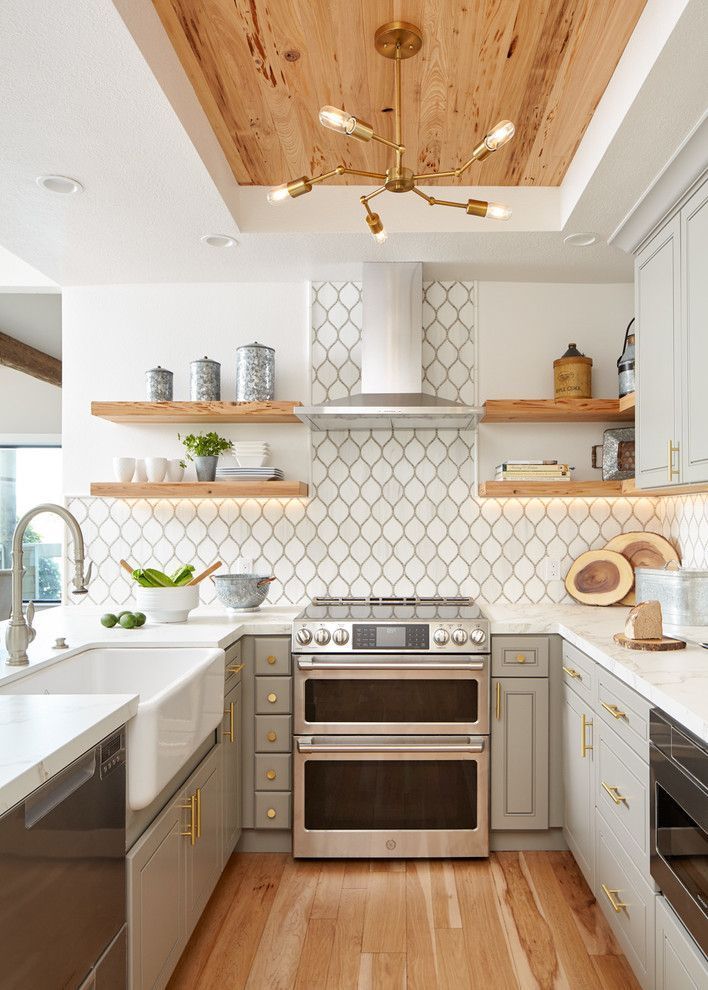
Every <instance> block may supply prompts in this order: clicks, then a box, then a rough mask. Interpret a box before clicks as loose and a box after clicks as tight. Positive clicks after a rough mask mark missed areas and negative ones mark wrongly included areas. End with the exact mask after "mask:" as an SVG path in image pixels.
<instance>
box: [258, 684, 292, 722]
mask: <svg viewBox="0 0 708 990" xmlns="http://www.w3.org/2000/svg"><path fill="white" fill-rule="evenodd" d="M292 710H293V709H292V678H291V677H256V712H257V713H258V714H259V715H270V714H271V713H272V714H273V715H289V714H290V713H291V712H292Z"/></svg>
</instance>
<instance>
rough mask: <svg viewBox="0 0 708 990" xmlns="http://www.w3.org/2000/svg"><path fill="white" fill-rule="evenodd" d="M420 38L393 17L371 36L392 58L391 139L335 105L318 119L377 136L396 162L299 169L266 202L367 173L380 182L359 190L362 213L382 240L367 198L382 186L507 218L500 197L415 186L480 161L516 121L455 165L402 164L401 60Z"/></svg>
mask: <svg viewBox="0 0 708 990" xmlns="http://www.w3.org/2000/svg"><path fill="white" fill-rule="evenodd" d="M422 44H423V35H422V34H421V32H420V30H419V29H418V28H417V27H415V25H413V24H408V23H406V22H405V21H392V22H391V23H389V24H384V25H383V26H382V27H380V28H379V29H378V31H377V32H376V35H375V37H374V47H375V48H376V51H377V52H378V53H379V55H383V56H384V58H390V59H393V62H394V65H395V72H396V87H395V89H396V96H395V106H394V120H395V140H393V141H389V140H388V138H385V137H381V135H380V134H376V133H375V131H374V129H373V127H372V126H371V124H367V123H365V122H364V121H363V120H359V119H358V118H357V117H354V116H352V115H351V114H350V113H347V112H346V110H340V109H338V108H337V107H322V109H321V110H320V123H321V124H323V125H324V126H325V127H328V128H329V129H330V130H332V131H337V132H338V133H340V134H345V135H347V136H348V137H353V138H357V139H358V140H359V141H378V142H379V144H385V145H386V146H387V147H389V148H392V149H393V151H394V152H395V162H394V164H393V165H391V166H390V167H389V168H388V169H387V170H386V172H364V171H362V170H361V169H357V168H348V167H347V166H346V165H337V167H336V168H333V169H332V170H331V171H329V172H324V173H323V174H322V175H315V176H312V178H308V177H307V176H306V175H303V176H302V177H301V178H299V179H293V180H292V181H291V182H284V183H283V185H281V186H275V188H274V189H271V190H270V192H269V193H268V202H269V203H279V202H282V201H283V200H285V199H287V198H288V197H292V198H293V199H294V198H295V197H296V196H302V195H304V193H309V192H311V191H312V187H313V186H314V185H317V183H318V182H323V181H324V180H325V179H331V178H332V176H335V175H361V176H364V177H365V178H368V179H380V180H381V181H382V183H383V185H381V186H378V187H377V188H376V189H374V190H373V192H370V193H369V194H368V195H367V196H361V197H360V198H361V203H362V205H363V207H364V210H365V211H366V212H365V215H364V219H365V220H366V223H367V225H368V227H369V231H370V232H371V235H372V237H373V238H374V240H376V241H378V242H379V243H380V244H381V243H383V242H384V241H385V240H386V231H385V229H384V225H383V223H382V221H381V217H380V216H379V214H378V213H373V212H372V210H371V207H370V206H369V203H370V202H371V200H372V199H374V198H375V197H376V196H380V195H381V193H382V192H393V193H404V192H414V193H415V194H416V196H420V198H421V199H424V200H425V201H426V203H428V205H429V206H454V207H457V208H458V209H461V210H465V212H466V213H468V214H469V215H470V216H475V217H490V218H492V219H494V220H508V219H509V217H510V216H511V210H510V209H509V207H508V206H504V205H503V204H502V203H488V202H487V201H486V200H483V199H468V200H467V202H466V203H458V202H454V201H452V200H449V199H436V198H435V196H428V194H427V193H424V192H423V190H422V189H419V188H418V183H419V182H423V181H425V180H427V179H443V178H452V177H455V178H457V177H459V176H460V175H462V174H463V173H464V172H465V171H466V170H467V169H468V168H469V167H470V165H471V164H472V162H481V161H484V159H485V158H487V157H488V156H489V155H491V153H492V152H493V151H497V150H498V149H499V148H501V147H502V145H504V144H506V143H507V141H510V140H511V138H512V137H513V136H514V125H513V124H512V123H511V121H510V120H502V121H500V122H499V123H498V124H496V125H495V126H494V127H493V128H492V129H491V130H490V131H489V133H488V134H487V135H486V137H485V138H484V139H483V140H482V141H480V143H479V144H478V145H477V147H476V148H475V149H474V151H473V152H472V154H471V156H470V158H469V159H468V160H467V161H466V162H465V163H464V164H463V165H459V166H458V167H457V168H453V169H450V170H449V171H447V172H423V173H421V174H415V173H414V172H413V171H412V170H411V169H410V168H406V166H405V165H404V164H403V153H404V152H405V150H406V149H405V146H404V145H403V144H402V137H403V126H402V124H403V121H402V108H401V63H402V62H403V60H404V59H407V58H412V57H413V56H414V55H417V54H418V52H419V51H420V49H421V46H422Z"/></svg>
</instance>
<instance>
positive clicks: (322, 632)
mask: <svg viewBox="0 0 708 990" xmlns="http://www.w3.org/2000/svg"><path fill="white" fill-rule="evenodd" d="M329 641H330V635H329V629H318V630H317V632H316V633H315V642H316V643H317V645H318V646H326V645H327V643H329Z"/></svg>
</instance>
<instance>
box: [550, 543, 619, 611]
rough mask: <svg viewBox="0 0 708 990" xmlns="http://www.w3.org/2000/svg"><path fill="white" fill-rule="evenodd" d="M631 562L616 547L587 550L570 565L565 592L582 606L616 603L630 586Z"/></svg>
mask: <svg viewBox="0 0 708 990" xmlns="http://www.w3.org/2000/svg"><path fill="white" fill-rule="evenodd" d="M633 583H634V571H633V570H632V565H631V564H630V562H629V561H628V560H627V558H626V557H623V556H622V554H621V553H617V551H616V550H587V551H586V552H585V553H581V554H580V556H579V557H578V559H577V560H575V561H573V563H572V564H571V565H570V570H569V571H568V573H567V575H566V578H565V586H566V588H567V590H568V594H569V595H572V596H573V598H575V599H576V601H579V602H582V603H583V605H615V604H616V603H617V602H619V601H621V599H622V598H624V596H625V595H626V594H627V592H628V591H629V590H630V588H631V587H632V584H633Z"/></svg>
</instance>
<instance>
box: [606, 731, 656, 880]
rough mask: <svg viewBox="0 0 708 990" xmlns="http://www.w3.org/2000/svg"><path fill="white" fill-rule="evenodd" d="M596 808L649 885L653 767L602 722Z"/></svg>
mask: <svg viewBox="0 0 708 990" xmlns="http://www.w3.org/2000/svg"><path fill="white" fill-rule="evenodd" d="M595 742H596V745H595V749H596V753H595V761H596V768H597V773H596V775H595V807H596V808H599V810H600V811H601V812H602V815H603V817H604V819H605V821H606V822H607V823H608V825H609V826H610V828H611V829H612V832H613V833H614V836H615V838H616V839H617V840H618V841H619V842H620V844H621V846H622V848H623V849H624V851H625V852H626V853H627V855H628V856H629V858H630V859H631V860H632V862H633V863H634V864H635V866H637V867H638V869H639V871H640V872H641V874H642V875H643V877H644V879H645V880H646V881H647V883H648V884H649V885H650V886H652V885H653V881H652V880H651V878H650V873H649V766H648V764H646V763H644V761H643V760H640V759H639V757H638V756H637V754H636V753H635V752H634V751H633V750H631V749H630V748H629V746H627V745H626V743H623V742H622V740H621V739H619V738H618V737H617V735H616V734H615V733H614V732H613V731H612V729H610V728H609V727H608V726H607V725H605V723H604V722H603V721H602V719H598V720H597V723H596V726H595Z"/></svg>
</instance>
